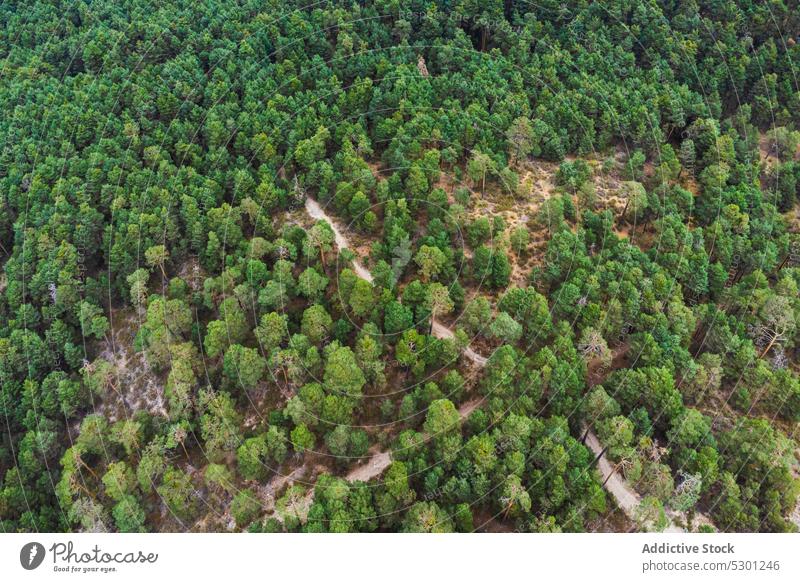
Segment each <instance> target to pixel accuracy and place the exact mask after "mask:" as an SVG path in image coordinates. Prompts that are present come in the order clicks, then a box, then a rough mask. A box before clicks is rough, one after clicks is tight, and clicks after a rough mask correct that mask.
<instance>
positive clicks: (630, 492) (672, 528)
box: [306, 197, 713, 533]
mask: <svg viewBox="0 0 800 582" xmlns="http://www.w3.org/2000/svg"><path fill="white" fill-rule="evenodd" d="M306 210H307V211H308V214H309V215H310V216H311V217H312V218H314V219H317V220H324V221H325V222H327V223H328V224H329V225H330V227H331V229H333V232H334V238H335V240H336V244H337V245H338V247H339V248H340V249H343V248H348V240H347V237H346V236H345V235H344V233H343V232H342V231H341V229H340V228H339V226H338V225H337V224H336V222H334V220H333V219H332V218H331V217H330V216H329V215H328V214H326V213H325V211H324V210H323V209H322V207H321V206H320V205H319V204H318V203H317V202H316V200H313V199H311V198H308V197H307V198H306ZM353 270H354V271H355V273H356V274H357V275H358V276H359V277H361V278H362V279H364V280H366V281H369V282H370V283H371V282H372V274H371V273H370V272H369V271H368V270H367V269H365V268H364V267H363V266H362V265H361V264H360V263H358V262H356V261H353ZM432 333H433V335H434V336H436V337H438V338H440V339H452V338H453V337H455V336H454V334H453V330H451V329H450V328H449V327H447V326H445V325H443V324H441V323H439V322H438V321H434V322H433V325H432ZM464 356H466V357H467V358H468V359H469V360H471V361H472V362H474V363H475V364H477V365H478V366H481V367H483V366H485V365H486V363H487V361H488V359H487V358H485V357H484V356H482V355H480V354H478V353H477V352H475V351H474V350H472V349H471V348H470V347H467V348H465V349H464ZM480 402H481V399H476V400H470V401H468V402H465V403H464V404H463V405H462V406H461V408H460V409H459V413H460V414H461V418H462V419H463V418H465V417H466V416H468V415H469V413H470V412H472V411H473V410H474V409H475V408H476V407H477V406H478V405H479V404H480ZM586 446H588V447H589V449H590V450H591V451H592V452H594V454H595V455H600V453H602V452H603V445H602V444H601V443H600V440H599V439H598V438H597V435H595V434H594V432H593V431H592V430H589V432H588V435H587V437H586ZM376 450H377V449H376ZM390 464H391V457H390V453H389V452H386V451H383V452H380V451H379V452H376V453H375V454H374V455H373V456H372V457H371V458H370V460H369V461H368V462H367V463H366V464H364V465H362V466H360V467H356V468H354V469H353V470H351V471H350V473H348V474H347V477H346V479H347V480H348V481H368V480H369V479H372V478H374V477H377V476H378V475H380V474H381V473H383V471H384V470H386V468H387V467H388V466H389V465H390ZM597 467H598V470H599V471H600V475H601V476H602V478H603V482H604V485H603V486H604V487H605V489H606V491H608V493H609V494H610V495H611V496H612V497H613V498H614V500H615V501H616V503H617V505H618V506H619V507H620V509H622V511H623V512H625V515H627V516H628V517H629V518H631V519H635V515H636V510H637V509H638V507H639V505H640V504H641V502H642V498H641V496H640V495H639V494H638V493H636V491H634V489H633V488H632V487H631V486H630V485H629V484H628V482H627V481H626V480H625V479H624V478H623V477H622V476H620V475H619V474H618V473H617V472H616V471H614V469H613V468H612V466H611V464H610V463H609V462H608V460H607V459H606V458H605V455H603V456H601V457H600V459H599V461H598V463H597ZM671 516H676V517H683V516H682V515H681V514H678V513H677V512H672V511H670V512H668V517H669V521H670V522H669V525H668V526H667V528H666V529H665V530H664V531H666V532H674V533H678V532H684V531H685V530H684V529H683V528H681V527H678V526H677V525H676V524H675V522H674V521H673V518H672V517H671ZM695 523H698V524H709V525H713V523H712V522H711V520H710V519H709V518H708V517H707V516H705V515H703V514H700V513H698V514H697V515H696V517H695Z"/></svg>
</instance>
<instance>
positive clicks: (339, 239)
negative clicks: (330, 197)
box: [306, 197, 372, 283]
mask: <svg viewBox="0 0 800 582" xmlns="http://www.w3.org/2000/svg"><path fill="white" fill-rule="evenodd" d="M306 212H308V215H309V216H310V217H311V218H313V219H315V220H324V221H325V222H327V223H328V224H329V225H330V227H331V229H333V236H334V240H335V241H336V246H337V247H339V248H340V249H347V248H350V242H349V241H348V240H347V237H346V236H345V235H344V233H343V232H342V229H341V228H339V226H338V225H337V224H336V223H335V222H334V220H333V219H332V218H331V217H330V216H329V215H328V214H327V213H326V212H325V211H324V210H323V209H322V206H320V205H319V203H318V202H317V201H316V200H314V199H313V198H310V197H306ZM353 271H355V273H356V275H358V276H359V277H360V278H362V279H364V280H365V281H369V282H370V283H372V273H370V272H369V271H368V270H367V269H366V268H365V267H364V266H363V265H362V264H361V263H359V262H358V261H356V260H353Z"/></svg>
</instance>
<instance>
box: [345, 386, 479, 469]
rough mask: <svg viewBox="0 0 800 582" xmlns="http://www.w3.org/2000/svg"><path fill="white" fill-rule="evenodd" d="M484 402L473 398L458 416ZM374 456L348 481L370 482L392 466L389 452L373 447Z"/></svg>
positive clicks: (463, 417) (462, 406) (465, 415)
mask: <svg viewBox="0 0 800 582" xmlns="http://www.w3.org/2000/svg"><path fill="white" fill-rule="evenodd" d="M482 402H483V398H473V399H472V400H467V401H466V402H465V403H464V404H462V405H461V406H460V407H459V408H458V414H459V416H461V420H464V419H465V418H467V417H468V416H469V415H470V414H471V413H472V411H473V410H475V409H476V408H478V406H480V405H481V403H482ZM371 452H372V456H371V457H370V458H369V460H368V461H367V462H366V463H364V464H363V465H358V466H356V467H354V468H353V469H351V470H350V472H349V473H348V474H347V475H346V476H345V480H347V481H351V482H352V481H364V482H366V481H369V480H370V479H373V478H375V477H377V476H378V475H380V474H381V473H383V472H384V471H385V470H386V469H387V468H388V467H389V465H391V464H392V457H391V453H390V452H389V451H381V450H380V448H378V447H377V446H376V447H373V448H372V449H371Z"/></svg>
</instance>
